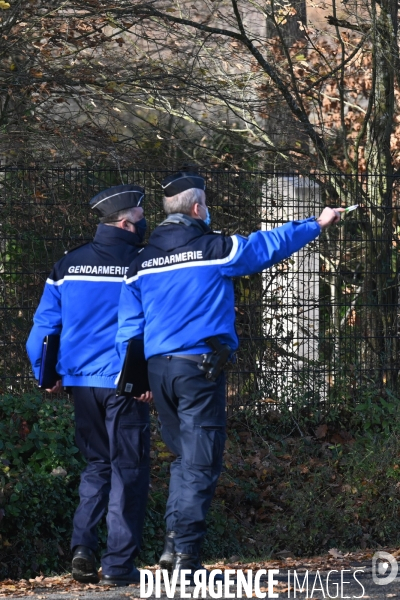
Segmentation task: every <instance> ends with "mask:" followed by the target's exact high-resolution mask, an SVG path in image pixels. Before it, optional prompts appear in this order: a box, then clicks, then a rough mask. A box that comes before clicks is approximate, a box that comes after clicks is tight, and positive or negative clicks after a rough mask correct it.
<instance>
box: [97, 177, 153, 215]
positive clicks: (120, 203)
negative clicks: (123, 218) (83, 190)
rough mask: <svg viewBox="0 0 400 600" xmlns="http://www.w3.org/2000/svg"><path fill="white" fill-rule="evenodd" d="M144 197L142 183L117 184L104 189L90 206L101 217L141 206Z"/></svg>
mask: <svg viewBox="0 0 400 600" xmlns="http://www.w3.org/2000/svg"><path fill="white" fill-rule="evenodd" d="M143 199H144V188H142V187H140V185H132V184H129V185H116V186H114V187H111V188H108V190H103V191H102V192H100V193H99V194H97V196H95V197H94V198H92V199H91V201H90V202H89V204H90V208H92V209H93V210H94V211H96V212H97V213H98V214H99V215H100V216H101V217H108V216H109V215H112V214H113V213H115V212H118V211H120V210H125V209H128V208H135V207H136V206H140V205H141V203H142V202H143Z"/></svg>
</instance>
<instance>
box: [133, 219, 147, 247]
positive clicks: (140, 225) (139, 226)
mask: <svg viewBox="0 0 400 600" xmlns="http://www.w3.org/2000/svg"><path fill="white" fill-rule="evenodd" d="M134 226H135V229H136V235H137V236H138V238H139V240H140V241H141V242H143V241H144V236H145V235H146V229H147V221H146V219H145V218H143V219H140V221H136V223H134Z"/></svg>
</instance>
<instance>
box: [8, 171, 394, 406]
mask: <svg viewBox="0 0 400 600" xmlns="http://www.w3.org/2000/svg"><path fill="white" fill-rule="evenodd" d="M167 174H168V172H167V171H152V170H137V169H130V170H122V171H121V170H118V169H109V168H104V169H100V168H99V169H85V168H75V169H74V168H68V169H61V168H53V169H49V168H46V169H42V170H41V169H38V168H27V169H3V170H2V171H0V189H1V223H0V234H1V242H0V252H1V254H0V258H1V262H0V281H1V311H2V318H1V323H0V344H1V357H0V365H1V366H0V382H1V383H0V391H2V392H7V391H13V392H21V391H24V390H29V389H32V387H34V386H35V385H36V383H35V381H34V380H33V379H32V377H31V374H30V366H29V362H28V359H27V356H26V352H25V342H26V339H27V336H28V333H29V330H30V327H31V324H32V316H33V313H34V311H35V308H36V306H37V304H38V302H39V299H40V296H41V294H42V290H43V286H44V283H45V280H46V277H47V275H48V273H49V272H50V269H51V267H52V265H53V263H54V262H55V261H57V260H58V259H59V258H61V256H62V255H63V253H64V252H65V251H66V250H67V249H70V248H72V247H74V246H76V245H79V244H80V243H82V242H84V241H86V240H90V239H91V238H92V236H93V234H94V231H95V228H96V223H97V219H96V217H95V216H94V215H93V214H91V213H90V211H89V207H88V201H89V200H90V198H91V197H92V196H94V195H95V194H96V193H97V192H98V191H100V190H102V189H105V188H107V187H110V186H112V185H118V184H120V183H132V182H134V183H137V184H140V185H144V186H145V187H146V202H145V211H146V218H147V220H148V224H149V229H150V231H151V230H152V229H153V228H154V227H155V226H156V225H157V223H159V222H160V221H161V220H162V219H163V211H162V190H161V186H160V183H159V182H160V181H161V180H162V179H163V178H164V177H165V176H166V175H167ZM202 174H203V175H204V176H205V177H206V181H207V204H208V206H209V207H210V213H211V215H212V225H213V228H214V229H215V230H223V231H225V232H227V233H229V234H233V233H241V234H243V235H249V234H250V233H251V232H253V231H257V230H260V229H261V230H269V229H273V228H274V227H277V226H279V225H282V224H283V223H285V222H286V221H288V220H296V219H301V218H304V217H306V216H310V215H314V214H315V215H317V214H319V212H320V210H321V209H322V207H323V206H325V205H327V204H328V205H329V204H330V205H332V206H338V205H346V206H349V205H351V204H356V203H358V204H359V208H358V209H357V210H355V211H353V212H351V213H348V214H347V215H346V216H345V217H344V218H343V219H342V223H341V224H340V226H338V227H336V228H330V229H329V230H328V231H327V232H324V233H323V234H322V235H321V236H320V237H319V239H318V240H317V241H315V242H313V243H312V244H309V245H308V246H307V247H306V248H305V249H303V250H301V251H300V252H298V253H296V254H295V255H293V256H292V257H290V258H289V259H288V260H286V261H283V262H282V263H280V264H278V265H276V266H274V267H272V268H271V269H269V270H267V271H264V272H263V273H260V274H256V275H252V276H249V277H242V278H240V279H237V280H236V281H235V288H236V314H237V319H236V327H237V332H238V334H239V337H240V350H239V351H238V353H237V360H236V362H235V363H234V364H233V365H230V367H229V369H228V378H227V396H228V404H229V406H231V407H232V408H237V407H240V406H245V405H249V404H251V405H254V406H257V407H258V408H259V409H260V410H262V409H263V407H267V408H268V407H270V406H271V405H273V404H276V403H277V402H279V401H282V400H283V401H285V402H287V403H289V404H291V403H293V402H298V401H300V402H302V403H303V404H304V405H308V406H310V405H314V404H316V403H321V402H329V401H331V400H332V399H334V398H338V397H344V396H347V397H348V396H349V395H350V396H353V397H354V398H356V397H357V394H358V393H359V391H360V390H361V389H363V388H368V387H371V386H374V387H377V388H382V387H385V386H386V387H390V388H392V389H395V386H396V384H397V378H398V372H399V367H400V364H399V361H400V359H399V357H398V349H397V344H398V342H397V339H398V335H399V319H398V313H399V310H398V262H399V246H398V242H399V240H398V234H399V225H398V207H399V185H398V183H399V180H398V179H397V178H396V177H392V178H390V177H382V176H381V175H362V176H358V177H356V176H354V177H350V176H346V177H343V176H339V175H337V174H328V175H326V174H325V175H321V174H316V173H313V174H309V175H308V176H307V177H305V176H303V175H299V174H287V173H280V174H279V173H278V174H277V173H264V172H257V173H238V172H228V171H202ZM160 293H162V291H161V292H160Z"/></svg>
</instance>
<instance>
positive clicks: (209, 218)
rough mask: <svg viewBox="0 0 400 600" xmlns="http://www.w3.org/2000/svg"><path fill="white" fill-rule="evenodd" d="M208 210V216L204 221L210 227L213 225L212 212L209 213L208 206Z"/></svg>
mask: <svg viewBox="0 0 400 600" xmlns="http://www.w3.org/2000/svg"><path fill="white" fill-rule="evenodd" d="M206 211H207V212H206V218H205V219H203V221H204V223H205V224H206V225H208V227H210V225H211V217H210V213H209V211H208V207H206Z"/></svg>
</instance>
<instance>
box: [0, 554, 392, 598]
mask: <svg viewBox="0 0 400 600" xmlns="http://www.w3.org/2000/svg"><path fill="white" fill-rule="evenodd" d="M381 549H382V550H385V551H386V552H390V553H391V554H392V555H393V556H394V557H396V558H400V549H399V548H381ZM373 553H374V551H373V550H365V551H360V552H347V553H344V554H343V553H342V552H340V550H337V549H336V548H332V549H331V550H330V551H329V552H328V553H327V554H324V555H321V556H314V557H311V558H310V557H309V558H302V559H300V558H294V557H290V556H289V557H286V558H282V559H281V560H268V561H253V562H244V561H241V560H238V557H235V556H232V557H230V559H228V560H225V561H223V562H216V563H214V564H210V565H208V564H207V565H206V566H207V568H209V569H221V570H222V571H224V570H225V569H242V570H244V571H246V570H247V569H252V570H253V572H254V571H257V570H260V569H266V570H268V569H279V570H280V571H287V570H288V569H291V570H294V569H295V570H296V571H297V572H301V571H305V570H309V571H313V572H315V571H317V570H319V571H320V572H322V571H324V572H326V571H330V570H334V569H336V570H338V571H340V570H343V569H349V568H350V567H351V566H353V565H355V564H358V565H368V564H370V562H371V558H372V555H373ZM145 568H146V569H151V570H153V571H154V570H156V569H157V568H158V565H155V566H146V567H145ZM284 585H285V584H284V583H282V586H284ZM112 587H113V586H109V585H102V584H100V583H99V584H98V585H95V584H80V583H77V582H76V581H74V580H73V579H72V577H71V574H70V573H66V574H64V575H57V576H54V577H44V576H43V575H40V576H38V577H35V578H34V579H29V580H28V579H20V580H11V579H6V580H4V581H0V597H7V596H13V597H16V596H19V597H22V596H35V598H38V600H44V599H45V598H46V595H48V594H49V593H58V594H63V593H65V594H72V595H74V597H76V596H79V594H80V593H82V592H88V591H90V592H104V591H107V590H110V589H112ZM138 588H139V585H131V586H129V588H122V589H121V595H126V596H130V597H136V591H135V590H137V596H139V593H138ZM127 589H128V590H129V591H128V592H126V593H124V590H127ZM280 591H281V592H285V590H284V589H282V590H280Z"/></svg>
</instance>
